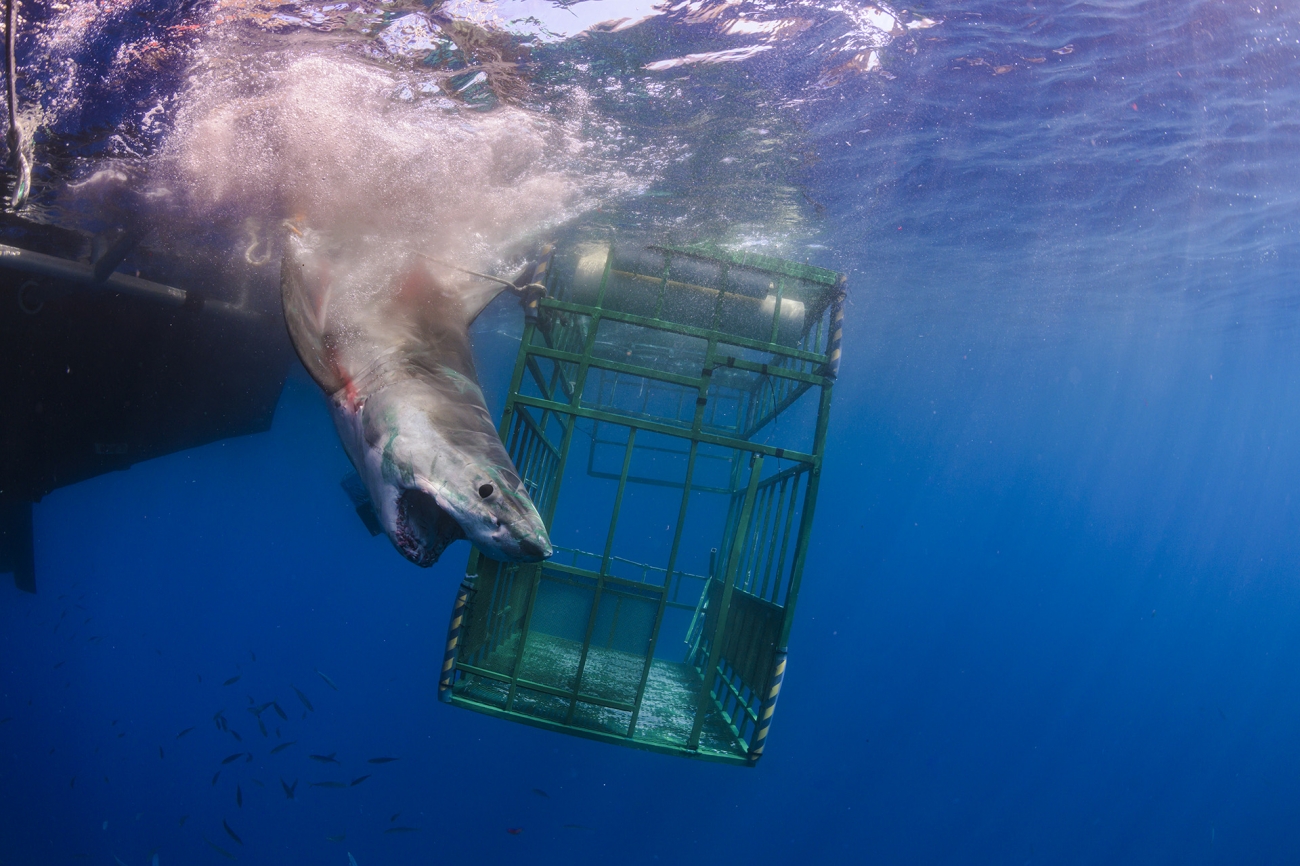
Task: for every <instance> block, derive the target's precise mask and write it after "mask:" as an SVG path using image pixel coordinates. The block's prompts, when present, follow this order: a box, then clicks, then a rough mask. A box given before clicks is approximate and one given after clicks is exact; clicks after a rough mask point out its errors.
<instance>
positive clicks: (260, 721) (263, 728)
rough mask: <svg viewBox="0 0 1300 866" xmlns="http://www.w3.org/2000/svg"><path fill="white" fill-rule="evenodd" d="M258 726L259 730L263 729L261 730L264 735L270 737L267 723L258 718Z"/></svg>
mask: <svg viewBox="0 0 1300 866" xmlns="http://www.w3.org/2000/svg"><path fill="white" fill-rule="evenodd" d="M257 727H258V729H259V730H261V732H262V736H264V737H269V736H271V735H270V734H268V733H267V732H266V725H265V724H264V723H263V722H262V720H261V719H258V720H257Z"/></svg>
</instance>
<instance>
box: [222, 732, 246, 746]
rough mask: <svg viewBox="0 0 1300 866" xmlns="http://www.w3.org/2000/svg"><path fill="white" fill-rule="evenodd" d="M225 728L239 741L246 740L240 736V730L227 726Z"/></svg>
mask: <svg viewBox="0 0 1300 866" xmlns="http://www.w3.org/2000/svg"><path fill="white" fill-rule="evenodd" d="M225 730H227V731H229V732H230V736H232V737H234V738H235V739H236V740H238V741H239V742H241V743H242V742H244V738H243V737H241V736H239V731H236V730H235V729H234V728H226V729H225Z"/></svg>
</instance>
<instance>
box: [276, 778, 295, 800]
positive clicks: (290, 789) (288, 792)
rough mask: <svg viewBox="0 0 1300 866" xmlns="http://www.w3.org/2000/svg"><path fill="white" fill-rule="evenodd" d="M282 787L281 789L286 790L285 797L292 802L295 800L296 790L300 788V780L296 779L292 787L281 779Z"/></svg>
mask: <svg viewBox="0 0 1300 866" xmlns="http://www.w3.org/2000/svg"><path fill="white" fill-rule="evenodd" d="M280 787H281V788H284V795H285V796H286V797H288V798H289V799H290V800H292V799H293V792H294V789H295V788H297V787H298V780H297V779H294V780H293V784H292V785H289V784H286V783H285V781H284V779H283V778H281V779H280Z"/></svg>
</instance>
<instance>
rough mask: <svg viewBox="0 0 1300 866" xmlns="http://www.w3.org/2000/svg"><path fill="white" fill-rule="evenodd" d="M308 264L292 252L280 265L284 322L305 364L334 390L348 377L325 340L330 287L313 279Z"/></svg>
mask: <svg viewBox="0 0 1300 866" xmlns="http://www.w3.org/2000/svg"><path fill="white" fill-rule="evenodd" d="M314 277H316V275H315V274H309V273H308V272H307V266H306V265H305V264H304V263H303V262H301V261H299V259H298V257H297V256H295V255H294V254H293V252H292V244H291V245H290V252H288V253H286V254H285V257H284V261H283V262H282V263H281V265H280V300H281V302H282V303H283V304H284V323H285V324H286V325H287V326H288V328H289V339H290V340H291V341H292V342H293V348H294V351H296V352H297V353H298V358H299V360H301V361H302V365H303V366H304V367H306V368H307V372H308V373H310V374H311V377H312V378H313V379H315V380H316V384H317V385H320V386H321V388H322V389H323V390H324V391H325V393H326V394H333V393H334V392H336V391H338V390H339V389H340V388H342V387H343V386H344V385H345V384H346V381H345V380H344V378H343V376H342V374H341V373H340V372H339V370H338V367H337V366H336V365H335V364H334V362H333V360H332V353H331V352H330V350H329V347H328V346H327V345H326V343H325V322H326V314H327V313H328V306H329V300H328V294H327V293H328V289H327V287H326V286H325V284H324V280H319V279H313V278H314Z"/></svg>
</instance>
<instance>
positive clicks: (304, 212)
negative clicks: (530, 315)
mask: <svg viewBox="0 0 1300 866" xmlns="http://www.w3.org/2000/svg"><path fill="white" fill-rule="evenodd" d="M399 87H400V82H399V80H398V78H397V77H396V74H395V73H390V72H388V71H386V70H384V69H382V68H378V67H375V66H372V65H368V64H365V63H363V62H361V61H357V60H354V59H350V58H348V57H346V56H339V55H338V54H327V55H322V54H320V53H312V54H304V55H301V56H298V57H286V58H285V59H284V60H283V61H282V62H277V61H275V60H274V59H273V60H272V61H270V62H269V63H266V64H265V66H264V69H262V70H258V71H256V72H251V73H249V74H247V75H243V74H235V75H227V76H210V75H205V76H202V78H201V79H200V78H196V79H195V81H194V83H193V84H192V86H191V88H190V90H189V92H188V93H187V94H185V97H184V98H183V100H182V101H181V102H182V106H183V107H182V108H181V110H180V112H179V114H178V117H177V122H176V124H175V126H174V128H173V130H172V133H171V135H170V136H169V140H168V141H167V143H166V145H165V147H164V149H163V152H162V153H161V154H160V156H161V157H162V159H161V163H160V164H161V165H162V166H163V170H164V172H166V173H170V174H172V175H173V177H172V178H171V180H173V181H174V182H175V184H176V186H177V187H178V188H179V189H183V190H185V194H186V196H187V198H188V199H189V202H188V203H189V205H190V207H191V208H192V209H193V210H194V211H196V212H198V213H204V212H208V213H216V214H225V215H229V216H235V215H236V214H238V215H239V216H241V217H242V216H248V215H252V216H256V217H257V218H260V219H263V220H267V221H275V220H280V219H284V218H295V219H300V220H302V221H303V222H305V223H306V224H307V225H310V226H312V227H313V228H316V229H321V230H325V231H329V232H337V233H340V234H350V235H361V234H367V235H370V234H374V235H382V236H384V237H388V238H394V239H400V240H403V241H405V242H407V243H409V244H410V245H412V246H413V247H415V248H418V249H420V250H424V251H427V252H436V253H438V254H440V255H443V256H445V257H449V258H456V259H457V260H458V261H463V262H465V263H466V264H467V265H468V266H474V265H480V266H481V265H483V264H484V263H485V262H490V261H492V260H495V259H497V258H498V257H501V256H503V255H508V254H509V253H510V251H511V249H512V248H513V247H515V246H517V245H518V244H520V243H521V242H525V241H527V240H528V239H529V238H530V237H531V236H532V235H534V234H536V233H537V232H538V231H540V230H541V229H543V228H544V227H546V226H547V225H549V224H553V223H555V222H558V221H559V220H561V219H563V218H565V217H566V216H567V215H569V214H572V213H573V212H575V209H577V208H581V207H582V206H583V199H584V196H585V195H586V194H587V192H588V190H587V188H584V187H581V186H580V185H579V184H578V182H577V178H576V176H575V175H574V174H573V173H572V172H571V171H566V170H563V169H561V168H559V167H556V165H555V161H554V160H552V159H549V158H548V153H552V152H561V153H562V152H563V151H564V150H565V147H564V145H563V143H562V142H560V141H557V139H558V138H559V137H561V136H562V132H561V131H559V130H558V129H557V128H556V127H555V126H554V125H553V124H548V123H547V122H546V121H545V119H544V118H541V117H538V116H536V115H532V114H530V113H528V112H527V111H525V110H523V109H519V108H514V107H509V106H502V107H498V108H496V109H494V110H492V111H489V112H482V113H478V112H447V111H445V110H443V109H440V108H438V107H437V106H436V105H434V104H432V103H430V102H404V101H401V100H399V99H397V98H395V93H396V92H397V91H398V90H399ZM557 145H558V147H557Z"/></svg>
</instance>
